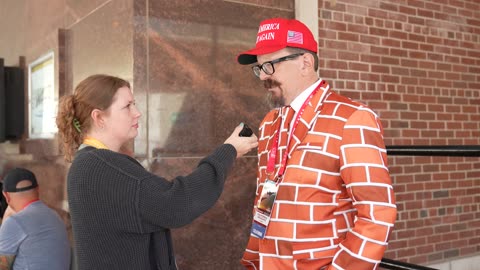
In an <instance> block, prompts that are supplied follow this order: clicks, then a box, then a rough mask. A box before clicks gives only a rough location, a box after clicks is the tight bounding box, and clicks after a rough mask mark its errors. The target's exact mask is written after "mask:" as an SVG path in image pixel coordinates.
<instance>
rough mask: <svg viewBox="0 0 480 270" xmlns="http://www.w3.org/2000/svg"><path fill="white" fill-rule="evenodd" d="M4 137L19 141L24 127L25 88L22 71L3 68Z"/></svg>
mask: <svg viewBox="0 0 480 270" xmlns="http://www.w3.org/2000/svg"><path fill="white" fill-rule="evenodd" d="M4 69H5V72H4V76H5V80H4V81H5V137H6V139H20V138H21V137H22V135H23V131H24V126H25V87H24V84H25V83H24V75H23V70H22V69H21V68H18V67H5V68H4Z"/></svg>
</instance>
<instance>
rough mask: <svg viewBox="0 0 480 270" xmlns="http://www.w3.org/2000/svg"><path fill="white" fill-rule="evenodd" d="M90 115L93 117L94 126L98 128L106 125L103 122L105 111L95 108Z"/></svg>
mask: <svg viewBox="0 0 480 270" xmlns="http://www.w3.org/2000/svg"><path fill="white" fill-rule="evenodd" d="M90 117H92V122H93V126H94V127H97V128H102V127H103V126H104V123H103V112H102V111H101V110H99V109H93V110H92V112H91V113H90Z"/></svg>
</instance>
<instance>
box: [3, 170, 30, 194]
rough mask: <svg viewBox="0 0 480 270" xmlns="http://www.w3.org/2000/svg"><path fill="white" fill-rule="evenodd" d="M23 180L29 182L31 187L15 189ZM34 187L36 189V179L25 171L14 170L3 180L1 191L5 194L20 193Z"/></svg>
mask: <svg viewBox="0 0 480 270" xmlns="http://www.w3.org/2000/svg"><path fill="white" fill-rule="evenodd" d="M24 180H27V181H30V182H31V185H29V186H26V187H22V188H17V184H18V183H20V182H21V181H24ZM36 187H38V183H37V178H35V175H34V174H33V173H32V172H31V171H29V170H27V169H22V168H15V169H13V170H11V171H9V172H8V173H7V175H5V178H3V191H5V192H22V191H27V190H30V189H34V188H36Z"/></svg>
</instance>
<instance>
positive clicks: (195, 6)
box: [133, 1, 294, 269]
mask: <svg viewBox="0 0 480 270" xmlns="http://www.w3.org/2000/svg"><path fill="white" fill-rule="evenodd" d="M258 2H263V5H260V4H258ZM255 3H257V4H252V3H248V2H246V1H245V3H238V1H235V2H234V1H145V3H142V1H136V2H135V8H134V10H135V17H134V21H135V31H134V32H135V34H134V41H135V42H134V57H133V59H134V88H135V96H136V97H137V99H138V98H139V97H140V100H141V102H140V108H141V109H142V110H143V111H144V112H145V113H144V117H143V120H142V121H143V122H142V123H143V127H145V128H144V129H142V132H141V134H140V136H139V139H137V140H136V142H135V152H136V153H137V155H138V156H139V157H140V156H143V157H144V158H145V159H146V160H148V163H149V165H150V168H151V170H152V171H153V172H155V173H157V174H159V175H162V176H165V177H168V178H173V177H175V176H176V175H179V174H186V173H188V172H189V171H191V170H192V169H193V168H194V167H195V166H196V164H197V163H198V162H199V161H200V159H201V158H202V157H203V156H205V155H206V154H208V153H209V152H210V151H212V149H214V148H215V147H216V146H218V145H219V144H221V143H223V141H224V140H225V139H226V138H227V137H228V136H229V135H230V133H231V132H232V131H233V129H234V128H235V126H236V125H238V124H239V123H240V122H245V123H248V124H249V125H250V126H251V127H252V128H253V129H256V128H258V125H259V122H260V120H261V119H262V118H263V116H264V114H265V113H266V112H267V111H268V110H269V109H268V107H267V106H266V104H265V102H264V97H265V94H266V92H265V91H264V90H263V86H262V84H261V83H260V82H259V81H258V80H257V79H256V78H255V77H254V75H253V73H252V72H251V69H250V67H248V66H241V65H239V64H237V63H236V56H237V54H238V53H239V52H240V51H243V50H246V49H250V47H252V46H254V41H255V37H256V33H257V29H258V24H259V22H260V21H261V20H263V19H265V18H269V17H276V16H279V17H293V16H294V10H293V6H294V1H276V3H275V5H274V6H275V7H270V6H269V4H270V3H269V1H255ZM272 6H273V5H272ZM256 163H257V159H256V152H252V153H249V154H248V156H247V157H243V158H240V159H238V160H237V162H236V164H235V167H234V168H233V170H232V172H231V174H230V176H229V178H228V181H227V184H226V186H225V190H224V193H223V194H222V196H221V198H220V200H219V202H218V203H217V204H216V205H215V207H213V208H212V209H211V210H210V211H208V212H207V213H206V214H205V215H203V216H201V217H200V218H199V219H197V220H196V221H194V222H193V223H192V224H191V225H188V226H186V227H184V228H179V229H175V230H173V235H174V242H175V248H176V253H177V263H178V265H179V268H180V269H242V268H241V267H240V264H239V260H240V258H241V256H242V253H243V250H244V248H245V245H246V241H247V238H248V235H249V228H250V222H251V211H252V204H253V198H254V192H255V183H256V181H255V177H256V173H255V169H256Z"/></svg>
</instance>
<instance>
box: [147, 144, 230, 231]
mask: <svg viewBox="0 0 480 270" xmlns="http://www.w3.org/2000/svg"><path fill="white" fill-rule="evenodd" d="M236 155H237V153H236V150H235V148H234V147H233V146H232V145H230V144H224V145H222V146H220V147H218V148H217V149H216V150H215V151H214V152H213V153H212V154H211V155H209V156H207V157H205V158H204V159H202V160H201V161H200V163H199V164H198V167H197V168H196V169H195V170H194V171H193V172H192V173H190V174H189V175H186V176H178V177H176V178H174V179H173V180H171V181H168V180H166V179H164V178H161V177H159V176H156V175H153V174H152V175H151V176H150V177H148V178H146V179H143V180H142V181H140V182H139V185H140V186H139V192H138V207H139V213H140V218H141V221H142V222H141V223H142V227H143V230H144V231H145V232H151V231H156V230H159V229H163V228H176V227H181V226H184V225H187V224H189V223H191V222H192V221H193V220H194V219H195V218H197V217H199V216H200V215H201V214H203V213H204V212H206V211H207V210H208V209H210V208H211V207H212V206H213V205H214V204H215V202H216V201H217V200H218V198H219V197H220V195H221V193H222V191H223V186H224V183H225V180H226V177H227V173H228V171H229V170H230V169H231V167H232V166H233V163H234V161H235V158H236Z"/></svg>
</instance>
